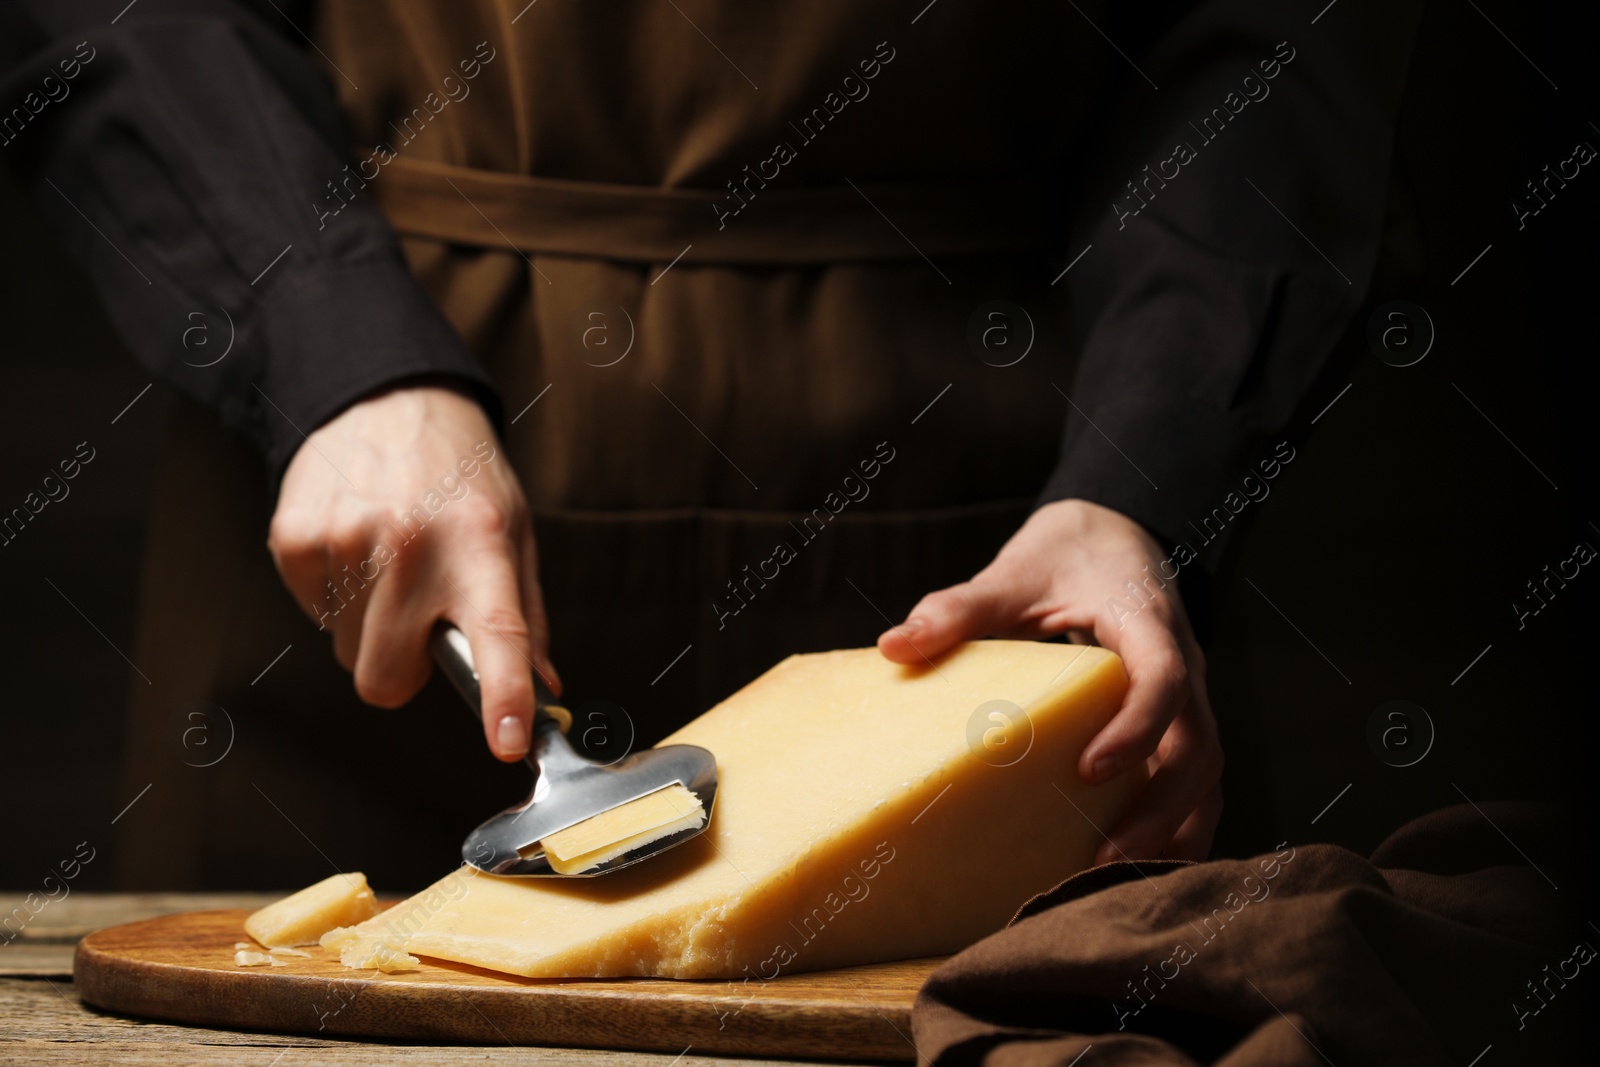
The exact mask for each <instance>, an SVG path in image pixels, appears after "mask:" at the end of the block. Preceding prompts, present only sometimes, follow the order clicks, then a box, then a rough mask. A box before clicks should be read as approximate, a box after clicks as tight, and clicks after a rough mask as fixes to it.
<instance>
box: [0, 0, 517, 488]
mask: <svg viewBox="0 0 1600 1067" xmlns="http://www.w3.org/2000/svg"><path fill="white" fill-rule="evenodd" d="M120 6H121V5H119V4H117V3H114V2H110V0H7V2H6V3H4V4H0V77H3V80H0V106H5V107H7V108H9V110H7V111H5V112H4V113H3V114H0V160H3V161H4V162H5V164H6V165H7V166H8V167H9V168H10V169H11V170H12V172H13V173H14V174H16V175H17V176H18V178H19V179H20V180H21V181H23V182H24V183H25V184H26V185H27V186H28V187H29V189H30V191H31V192H32V194H33V197H34V199H35V200H36V201H37V203H38V204H39V205H40V207H41V209H42V210H43V212H44V214H45V215H46V216H47V217H48V218H49V219H50V220H51V221H52V222H53V224H54V225H55V227H56V229H57V232H58V233H59V234H60V235H61V238H62V241H63V242H64V243H65V244H66V245H67V246H68V247H69V249H70V250H71V251H72V252H73V254H74V255H75V256H76V258H77V259H79V260H80V261H81V262H82V264H83V265H84V267H85V268H86V270H87V272H88V274H89V277H90V278H91V280H92V281H93V283H94V285H95V287H96V289H97V291H98V293H99V295H100V298H101V300H102V301H103V303H104V305H105V307H106V309H107V311H108V312H109V314H110V316H111V319H112V321H113V323H114V324H115V325H116V327H117V329H118V330H119V332H120V333H121V334H122V336H123V337H124V338H125V339H126V341H127V343H128V345H129V347H130V348H131V349H132V350H133V352H134V354H135V355H136V356H137V357H138V358H139V360H140V361H141V362H142V363H143V364H144V365H145V366H147V367H148V368H149V369H150V370H151V371H152V372H153V373H155V374H156V375H158V376H159V377H161V378H163V379H165V380H166V381H168V382H169V383H171V384H172V385H174V386H176V387H177V388H179V389H181V390H182V391H184V392H185V393H187V394H189V395H190V396H192V397H194V398H196V399H197V400H199V401H201V402H202V403H204V404H207V405H208V406H210V407H212V408H214V409H216V410H217V411H218V413H219V414H220V415H221V417H222V419H223V421H224V422H225V423H226V424H227V425H229V426H231V427H233V428H235V429H237V430H239V431H240V432H242V433H244V434H245V435H246V436H247V437H249V438H250V439H251V440H252V441H253V442H255V444H256V445H257V446H259V447H260V448H261V450H262V451H263V453H264V454H265V456H266V459H267V462H268V465H269V468H270V469H271V470H272V471H273V473H274V474H281V472H282V470H283V467H284V466H285V465H286V464H287V462H288V459H289V457H290V455H292V454H293V452H294V450H295V449H296V448H298V447H299V445H300V443H301V441H302V440H303V435H304V434H306V433H309V432H311V430H313V429H314V428H316V427H317V426H319V425H321V424H322V423H323V422H325V421H327V420H328V419H329V418H331V417H332V416H334V415H336V414H337V413H338V412H339V411H340V410H342V409H343V408H345V407H346V406H348V405H349V404H350V403H352V402H354V401H355V400H357V399H359V398H360V397H362V396H364V395H366V394H369V393H371V392H373V391H375V390H377V389H380V388H382V387H383V386H385V385H389V384H392V383H395V382H397V381H400V380H403V379H407V378H412V377H415V376H419V375H443V376H446V380H450V381H454V382H457V383H459V384H460V385H461V386H462V387H463V388H464V389H466V390H467V391H469V392H471V393H472V394H473V395H475V396H477V397H478V398H479V399H480V401H481V402H483V403H484V404H485V405H486V406H487V407H489V409H490V412H491V415H492V416H496V417H497V416H498V401H497V400H496V399H495V396H494V393H493V391H492V389H491V387H490V385H489V382H488V379H487V378H486V377H485V375H484V373H483V371H482V369H481V368H480V367H479V366H478V364H477V362H476V361H475V360H474V358H473V357H472V355H471V354H470V353H469V352H468V351H467V349H466V348H465V346H464V345H463V343H462V341H461V340H460V338H459V337H458V336H457V335H456V334H455V332H454V331H453V330H452V329H451V327H450V325H449V323H448V322H446V321H445V319H444V317H443V316H442V315H441V314H440V313H439V311H438V309H437V308H436V307H434V306H433V304H432V302H431V301H430V300H429V299H428V297H427V295H426V294H425V293H424V292H423V290H422V289H421V287H420V286H419V285H418V284H417V282H416V280H415V279H414V278H413V277H412V276H411V274H410V272H409V270H408V269H407V267H406V264H405V262H404V259H403V258H402V256H401V254H400V250H399V246H398V243H397V242H396V240H395V238H394V235H393V233H392V232H391V231H390V230H389V227H388V225H387V224H386V223H385V222H384V220H383V217H382V216H381V215H380V214H379V213H378V211H377V209H376V208H375V207H374V206H373V204H372V201H371V199H370V197H368V196H363V195H361V194H356V196H355V200H354V202H353V203H351V204H350V205H349V206H348V207H346V208H345V209H344V210H343V211H341V212H339V213H338V214H337V215H336V216H335V217H326V218H325V217H324V214H323V213H324V212H325V211H326V210H327V205H331V204H333V203H334V201H333V200H332V199H331V198H330V193H329V189H330V187H329V185H328V183H329V182H330V181H338V180H342V179H343V178H345V176H346V175H345V174H344V172H343V168H344V167H345V166H346V163H347V162H348V159H347V148H348V142H347V141H346V140H345V133H344V129H343V124H342V121H341V118H340V115H339V112H338V108H337V106H336V102H335V98H334V94H333V91H332V89H331V87H330V86H329V85H328V84H327V81H326V80H325V78H324V76H323V74H322V73H321V72H320V71H319V70H318V68H317V66H316V65H315V63H314V62H313V61H312V60H311V59H310V57H309V55H308V50H307V46H306V44H305V40H304V38H303V37H302V36H301V30H300V29H299V26H298V25H297V24H296V23H294V22H291V21H290V19H289V17H288V15H287V14H285V13H281V12H280V10H279V9H280V8H281V9H283V12H291V13H294V12H295V9H296V5H295V4H293V3H286V2H285V0H278V2H277V3H276V5H274V4H273V3H268V2H266V0H259V2H255V3H252V2H249V0H139V2H138V3H137V4H134V5H130V6H128V7H127V8H125V9H123V10H122V12H121V14H120V15H118V8H119V7H120ZM301 6H303V5H301ZM113 17H115V22H114V23H113ZM318 205H323V206H321V207H319V206H318ZM202 342H203V344H202ZM230 343H231V348H229V347H228V345H229V344H230ZM224 351H226V352H227V355H226V356H225V357H223V358H221V359H220V361H218V357H219V356H220V355H221V354H222V353H223V352H224ZM207 364H209V365H207Z"/></svg>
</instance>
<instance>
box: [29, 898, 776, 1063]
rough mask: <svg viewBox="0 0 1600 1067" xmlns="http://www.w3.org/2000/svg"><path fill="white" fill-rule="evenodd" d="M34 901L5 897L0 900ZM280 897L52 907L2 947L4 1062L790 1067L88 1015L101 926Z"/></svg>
mask: <svg viewBox="0 0 1600 1067" xmlns="http://www.w3.org/2000/svg"><path fill="white" fill-rule="evenodd" d="M26 895H27V893H26V891H22V892H5V891H0V901H9V902H13V903H14V902H17V901H20V900H22V899H23V897H25V896H26ZM279 895H281V894H265V895H262V894H189V893H151V894H134V893H73V894H71V895H70V896H68V897H66V898H65V899H63V900H60V901H56V902H53V903H51V904H49V905H48V906H47V907H45V909H44V910H43V911H41V912H40V913H39V914H38V915H36V916H35V917H34V918H33V921H32V922H30V923H29V924H28V926H27V927H25V928H24V930H23V932H22V935H21V936H20V937H18V938H16V939H15V940H13V941H12V942H11V943H10V944H4V943H0V1020H3V1026H0V1063H7V1064H12V1063H30V1064H49V1065H50V1067H61V1065H65V1064H79V1063H84V1064H87V1063H95V1064H100V1063H108V1062H116V1063H126V1064H161V1065H166V1064H240V1065H245V1067H308V1065H312V1064H324V1063H332V1064H341V1065H344V1064H368V1063H370V1064H375V1065H376V1064H391V1063H400V1064H418V1065H430V1067H445V1065H451V1064H463V1063H475V1064H482V1063H492V1064H496V1065H499V1064H534V1065H538V1067H569V1065H570V1067H598V1065H600V1064H624V1065H627V1067H674V1065H675V1067H696V1064H704V1065H712V1067H736V1065H743V1064H749V1065H750V1067H783V1064H784V1063H786V1062H792V1061H782V1060H771V1059H762V1060H741V1059H733V1058H728V1057H721V1056H701V1055H697V1054H696V1053H695V1051H694V1050H693V1049H689V1050H688V1051H686V1052H685V1053H684V1054H683V1055H681V1056H679V1057H673V1056H670V1055H658V1054H654V1053H647V1052H601V1051H594V1050H590V1049H551V1048H489V1047H484V1046H441V1045H396V1044H387V1043H379V1042H365V1041H349V1040H339V1039H331V1040H330V1039H326V1038H315V1037H297V1036H294V1035H291V1034H268V1033H248V1032H241V1031H233V1030H207V1029H200V1028H196V1027H188V1026H173V1025H170V1024H166V1023H149V1022H141V1021H138V1020H135V1019H124V1018H120V1017H118V1016H114V1015H106V1014H102V1013H100V1012H98V1011H95V1010H94V1009H92V1008H86V1007H84V1006H83V1005H82V1004H81V1003H80V1002H79V1000H78V995H77V992H76V991H75V990H74V989H73V985H72V953H73V948H74V946H75V945H76V944H77V942H78V939H79V938H81V937H82V936H83V935H84V934H86V933H88V932H89V931H91V930H96V929H99V928H100V927H102V926H113V925H116V924H118V923H125V922H132V921H134V920H137V919H148V918H151V917H154V916H157V915H167V914H172V913H174V912H183V911H197V910H201V909H205V908H256V907H260V906H261V905H263V904H267V903H269V902H271V901H272V900H274V899H277V897H278V896H279Z"/></svg>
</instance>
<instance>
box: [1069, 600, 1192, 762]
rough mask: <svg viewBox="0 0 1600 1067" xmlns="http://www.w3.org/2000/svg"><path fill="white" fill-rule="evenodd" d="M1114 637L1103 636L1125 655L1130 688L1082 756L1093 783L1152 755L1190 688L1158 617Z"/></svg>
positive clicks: (1177, 652)
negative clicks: (1114, 713)
mask: <svg viewBox="0 0 1600 1067" xmlns="http://www.w3.org/2000/svg"><path fill="white" fill-rule="evenodd" d="M1113 635H1114V636H1113ZM1113 635H1102V641H1103V642H1104V643H1105V646H1106V647H1107V648H1109V649H1111V650H1112V651H1113V652H1115V653H1117V654H1118V655H1119V656H1121V657H1122V663H1123V666H1124V667H1125V668H1126V669H1127V672H1128V691H1127V693H1126V694H1124V696H1123V698H1122V707H1121V708H1119V709H1118V710H1117V713H1116V715H1115V716H1113V717H1112V719H1111V721H1110V722H1109V723H1107V724H1106V725H1105V727H1104V728H1103V729H1102V730H1101V731H1100V732H1099V733H1098V734H1096V735H1095V737H1094V739H1093V740H1091V741H1090V742H1089V744H1088V745H1087V746H1085V747H1084V750H1083V755H1082V756H1080V757H1079V759H1078V773H1079V774H1080V775H1081V776H1082V777H1083V780H1084V781H1086V782H1088V783H1089V784H1090V785H1099V784H1100V783H1102V782H1105V781H1109V780H1110V779H1112V778H1115V777H1116V776H1117V775H1119V774H1121V773H1122V772H1123V771H1124V770H1127V769H1128V768H1129V767H1132V766H1133V765H1134V764H1136V763H1138V762H1139V761H1141V760H1143V759H1146V758H1148V757H1149V756H1150V755H1151V754H1152V753H1154V752H1155V750H1156V745H1158V744H1160V742H1161V735H1162V734H1164V733H1166V732H1167V727H1168V726H1169V725H1170V724H1171V722H1172V720H1173V717H1174V716H1176V715H1177V714H1178V712H1179V710H1180V709H1181V708H1182V707H1183V705H1184V703H1185V702H1186V701H1187V700H1188V698H1189V692H1190V689H1189V682H1190V680H1189V669H1188V666H1187V664H1186V663H1185V661H1184V656H1183V652H1182V650H1181V649H1180V647H1179V645H1178V641H1177V638H1176V636H1175V635H1174V634H1173V633H1172V631H1170V630H1168V629H1167V628H1166V627H1165V626H1163V625H1161V624H1160V623H1158V622H1156V621H1154V620H1148V621H1146V620H1137V621H1135V622H1134V623H1133V624H1132V625H1130V626H1129V627H1128V628H1127V629H1126V630H1121V631H1113ZM1108 637H1111V638H1112V640H1107V638H1108Z"/></svg>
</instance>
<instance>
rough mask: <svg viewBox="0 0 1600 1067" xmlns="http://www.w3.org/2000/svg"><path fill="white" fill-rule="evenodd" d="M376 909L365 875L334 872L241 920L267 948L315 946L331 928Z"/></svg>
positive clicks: (359, 917) (345, 923) (354, 920)
mask: <svg viewBox="0 0 1600 1067" xmlns="http://www.w3.org/2000/svg"><path fill="white" fill-rule="evenodd" d="M379 910H380V909H379V907H378V902H377V900H376V899H375V898H374V897H373V895H372V890H371V889H368V888H367V876H366V875H364V874H362V873H360V872H359V871H357V872H354V873H351V874H335V875H332V876H330V877H328V878H324V879H323V880H322V881H320V882H318V883H317V884H316V885H313V886H307V887H306V888H305V889H302V890H300V892H298V893H292V894H290V895H289V896H287V897H284V898H283V899H282V900H279V901H275V902H274V903H271V904H268V905H267V906H266V907H264V908H262V909H261V910H260V911H258V912H256V913H254V914H253V915H251V916H250V917H249V918H248V919H246V920H245V921H244V931H245V933H247V934H249V935H250V936H251V937H253V938H255V939H256V941H258V942H259V943H260V944H262V945H263V946H265V947H267V948H280V947H283V946H286V945H315V944H316V943H317V939H318V938H319V937H321V936H322V935H323V934H325V933H327V932H328V931H329V930H332V929H333V928H334V927H336V926H351V925H354V924H355V923H358V922H361V921H362V920H363V919H369V918H371V917H372V916H374V915H376V914H378V912H379Z"/></svg>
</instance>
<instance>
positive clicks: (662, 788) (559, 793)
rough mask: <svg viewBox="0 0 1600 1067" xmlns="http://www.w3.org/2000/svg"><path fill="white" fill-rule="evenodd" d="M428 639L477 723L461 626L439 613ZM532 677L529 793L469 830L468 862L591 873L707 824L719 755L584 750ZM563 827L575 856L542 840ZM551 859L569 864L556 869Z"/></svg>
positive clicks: (563, 713) (510, 871)
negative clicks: (620, 754)
mask: <svg viewBox="0 0 1600 1067" xmlns="http://www.w3.org/2000/svg"><path fill="white" fill-rule="evenodd" d="M429 647H430V649H431V650H432V652H433V658H434V661H435V662H436V663H438V664H439V666H440V668H441V669H442V670H443V671H444V673H445V676H446V677H447V678H449V679H450V682H451V684H453V685H454V686H455V687H456V690H457V692H459V693H460V694H461V696H462V698H463V699H464V700H465V701H466V702H467V706H468V707H470V708H471V709H472V712H473V716H474V718H476V719H477V720H478V721H479V722H480V723H481V721H482V718H483V713H482V707H483V700H482V693H481V691H480V690H479V687H478V672H477V669H476V668H475V667H474V666H473V662H472V649H471V646H469V645H468V643H467V636H466V634H464V633H462V632H461V631H460V630H459V629H457V628H456V627H455V626H452V625H450V624H449V623H445V622H441V623H439V624H438V625H436V626H435V627H434V630H433V634H432V638H431V640H430V641H429ZM533 685H534V718H533V736H532V738H531V740H530V745H529V749H528V755H527V756H526V760H527V763H528V766H529V767H531V768H532V769H533V773H534V785H533V792H531V793H530V794H528V799H527V800H524V801H523V802H522V803H521V804H517V805H514V806H513V807H509V808H507V809H506V810H505V811H503V812H501V813H500V814H499V815H496V816H495V817H494V818H492V819H489V820H488V821H487V822H485V823H484V824H483V825H481V826H479V827H478V828H477V829H476V830H474V831H472V833H471V834H470V835H468V837H467V839H466V841H464V842H463V843H462V845H461V858H462V859H464V860H465V861H466V862H467V863H468V864H469V865H471V866H472V867H475V868H477V869H478V870H480V871H483V872H485V873H486V874H501V875H519V876H535V877H537V876H544V877H556V878H563V877H565V878H572V877H577V878H588V877H593V876H595V875H600V874H609V873H610V872H612V871H616V870H621V869H622V868H623V867H630V866H632V865H633V864H635V863H638V862H640V861H641V860H646V859H649V858H650V857H651V856H654V855H656V854H657V853H659V852H664V851H666V850H667V849H669V848H672V847H673V846H674V845H681V844H683V843H684V842H685V841H687V840H689V839H690V838H692V837H695V836H697V835H699V834H701V833H703V832H704V831H705V828H706V827H707V826H708V825H710V822H711V811H712V805H713V804H714V803H715V801H716V798H717V761H716V757H714V756H713V755H712V754H711V753H710V752H708V751H707V750H705V749H703V748H700V747H699V746H697V745H667V746H665V747H662V748H652V749H647V750H645V751H643V752H635V753H633V754H632V755H630V756H627V757H624V758H623V759H621V760H619V761H617V762H616V763H613V764H600V763H596V762H594V761H592V760H588V759H585V758H584V757H582V756H580V755H579V754H578V753H577V752H575V751H574V750H573V748H572V745H571V743H570V742H568V740H567V736H566V733H565V732H564V731H565V727H566V726H567V725H569V724H570V723H571V714H570V713H569V712H568V711H567V710H566V709H565V708H562V707H560V706H559V705H557V704H554V703H553V702H552V698H551V695H550V693H549V692H548V691H547V690H546V689H545V687H544V685H543V684H542V683H541V681H540V680H539V678H538V677H537V675H536V676H535V677H534V682H533ZM674 786H678V787H680V788H679V789H673V787H674ZM682 790H687V795H685V794H684V793H683V792H682ZM680 797H681V798H682V799H681V800H678V799H675V798H680ZM646 798H649V799H646ZM695 800H698V801H699V807H698V809H696V808H694V804H693V801H695ZM673 805H676V806H675V807H674V806H673ZM652 812H654V813H655V816H656V817H651V814H652ZM630 813H632V814H631V815H630ZM641 813H642V815H643V819H642V821H641V818H640V815H641ZM663 813H664V817H663ZM697 813H698V814H699V817H698V819H697V818H696V817H695V816H696V814H697ZM641 826H642V827H643V829H640V827H641ZM563 831H566V833H565V834H563V835H562V837H561V838H559V840H562V841H563V842H564V843H565V842H571V841H574V840H579V841H582V842H583V844H582V845H580V846H578V847H580V848H582V849H583V852H582V855H581V856H578V857H577V858H574V857H572V856H570V855H558V854H552V853H551V850H550V849H547V848H546V847H545V841H546V839H547V838H551V837H552V836H553V835H557V834H561V833H562V832H563ZM574 835H578V837H576V838H575V837H574ZM591 846H593V847H591ZM552 861H554V862H556V863H557V864H559V865H560V866H562V867H564V868H566V869H565V870H557V869H556V867H555V866H553V865H552Z"/></svg>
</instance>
